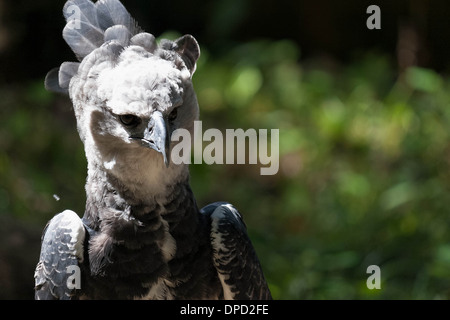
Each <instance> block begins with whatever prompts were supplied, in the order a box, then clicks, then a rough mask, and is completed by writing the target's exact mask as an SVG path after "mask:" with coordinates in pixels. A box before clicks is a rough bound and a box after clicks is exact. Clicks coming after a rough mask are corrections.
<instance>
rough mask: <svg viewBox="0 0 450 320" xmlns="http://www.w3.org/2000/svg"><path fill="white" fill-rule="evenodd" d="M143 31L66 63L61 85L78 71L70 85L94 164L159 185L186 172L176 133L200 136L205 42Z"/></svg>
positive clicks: (127, 179)
mask: <svg viewBox="0 0 450 320" xmlns="http://www.w3.org/2000/svg"><path fill="white" fill-rule="evenodd" d="M139 36H140V37H139V38H140V39H139V41H138V40H136V44H133V43H131V45H129V46H127V47H122V46H121V45H118V44H117V43H116V42H110V43H105V44H103V45H102V46H101V47H99V48H97V49H95V50H94V51H92V52H91V53H89V55H87V56H86V57H84V59H83V60H82V61H81V63H80V64H78V63H76V64H75V63H65V64H63V65H62V66H61V67H60V69H59V70H58V76H59V83H60V84H61V82H62V80H61V79H64V76H65V75H67V74H70V73H73V75H71V77H70V80H69V81H68V84H67V87H68V88H67V89H68V93H69V95H70V98H71V100H72V102H73V106H74V110H75V115H76V118H77V126H78V132H79V134H80V137H81V139H82V141H83V143H84V145H85V151H86V157H87V160H88V163H89V168H95V170H97V169H99V168H100V169H102V170H104V171H107V172H108V173H109V174H111V175H112V176H114V177H115V178H117V180H118V181H120V182H121V183H122V184H123V185H125V186H126V187H128V188H143V185H147V188H149V187H151V185H154V186H155V188H156V184H157V183H161V181H168V182H170V183H173V180H174V179H176V178H177V177H179V178H180V179H181V178H183V177H182V176H183V174H184V173H185V171H186V170H185V168H184V167H185V165H175V164H173V163H172V162H171V157H170V151H171V148H172V147H173V145H174V144H173V143H171V135H172V133H173V132H174V131H175V130H176V129H186V130H188V131H189V132H190V133H191V136H192V133H193V125H194V120H196V119H198V113H199V111H198V109H199V108H198V103H197V98H196V95H195V92H194V89H193V85H192V75H193V73H194V71H195V68H196V62H197V60H198V58H199V56H200V49H199V46H198V44H197V41H196V40H195V39H194V38H193V37H192V36H190V35H185V36H183V37H181V38H179V39H178V40H176V41H169V40H162V41H161V43H160V45H159V46H157V45H156V43H154V41H155V40H154V37H153V36H152V35H150V34H147V33H141V34H139ZM134 38H136V37H134ZM132 39H133V38H132ZM152 41H153V42H152ZM49 76H51V74H49ZM48 78H49V79H50V77H48ZM47 83H49V81H47ZM47 86H48V87H49V85H47ZM60 86H61V85H60ZM144 188H145V186H144ZM159 188H161V186H159Z"/></svg>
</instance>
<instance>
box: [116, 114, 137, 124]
mask: <svg viewBox="0 0 450 320" xmlns="http://www.w3.org/2000/svg"><path fill="white" fill-rule="evenodd" d="M119 119H120V122H122V123H123V124H124V125H126V126H127V127H135V126H137V125H138V124H139V123H140V122H141V119H139V117H136V116H134V115H132V114H123V115H120V116H119Z"/></svg>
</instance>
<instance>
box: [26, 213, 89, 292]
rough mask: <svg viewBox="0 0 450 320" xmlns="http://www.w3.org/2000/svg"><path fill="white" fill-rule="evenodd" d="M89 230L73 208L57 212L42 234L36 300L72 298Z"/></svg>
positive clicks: (76, 285) (36, 278)
mask: <svg viewBox="0 0 450 320" xmlns="http://www.w3.org/2000/svg"><path fill="white" fill-rule="evenodd" d="M85 238H86V230H85V227H84V224H83V222H82V220H81V219H80V217H79V216H78V215H77V214H76V213H75V212H74V211H71V210H65V211H63V212H61V213H58V214H57V215H55V216H54V217H53V218H52V219H51V220H50V221H49V222H48V223H47V225H46V227H45V228H44V231H43V234H42V244H41V254H40V257H39V262H38V264H37V266H36V270H35V274H34V278H35V298H36V299H70V298H71V297H72V296H73V295H74V294H75V292H76V290H77V289H79V288H78V286H79V282H80V277H79V276H80V264H81V263H82V262H83V260H84V243H85Z"/></svg>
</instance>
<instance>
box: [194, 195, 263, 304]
mask: <svg viewBox="0 0 450 320" xmlns="http://www.w3.org/2000/svg"><path fill="white" fill-rule="evenodd" d="M200 212H201V213H202V214H203V215H206V216H207V217H209V219H210V227H211V229H210V230H211V231H210V239H211V246H212V250H213V257H212V260H213V264H214V267H215V268H216V270H217V274H218V277H219V280H220V282H221V284H222V289H223V296H224V298H225V299H270V298H271V295H270V291H269V288H268V286H267V283H266V280H265V278H264V274H263V271H262V268H261V265H260V263H259V260H258V257H257V255H256V252H255V249H254V248H253V245H252V243H251V240H250V238H249V236H248V234H247V227H246V225H245V223H244V220H243V218H242V216H241V214H240V213H239V211H238V210H237V209H236V208H235V207H234V206H233V205H232V204H230V203H228V202H215V203H212V204H210V205H207V206H205V207H204V208H202V209H201V210H200Z"/></svg>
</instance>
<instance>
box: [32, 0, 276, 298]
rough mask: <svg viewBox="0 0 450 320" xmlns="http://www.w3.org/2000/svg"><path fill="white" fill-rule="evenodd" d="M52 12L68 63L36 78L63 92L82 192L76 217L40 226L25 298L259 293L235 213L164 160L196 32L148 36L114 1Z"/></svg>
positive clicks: (265, 292)
mask: <svg viewBox="0 0 450 320" xmlns="http://www.w3.org/2000/svg"><path fill="white" fill-rule="evenodd" d="M63 12H64V16H65V17H66V21H67V24H66V26H65V28H64V30H63V38H64V39H65V41H66V42H67V44H68V45H69V46H70V48H71V49H72V51H73V52H74V53H75V55H76V56H77V58H78V60H79V62H64V63H63V64H62V65H61V66H60V67H59V68H56V69H53V70H51V71H50V72H49V73H48V75H47V77H46V80H45V85H46V88H47V89H49V90H52V91H57V92H63V93H68V94H69V96H70V98H71V100H72V103H73V107H74V111H75V116H76V119H77V128H78V132H79V135H80V137H81V140H82V141H83V143H84V147H85V152H86V157H87V161H88V177H87V181H86V195H87V201H86V209H85V212H84V215H83V218H82V219H80V218H79V216H78V215H77V214H76V213H75V212H73V211H71V210H66V211H63V212H61V213H59V214H57V215H56V216H55V217H53V218H52V219H51V220H50V222H49V223H48V224H47V226H46V227H45V230H44V233H43V236H42V248H41V253H40V258H39V262H38V264H37V267H36V271H35V275H34V277H35V298H36V299H270V298H271V294H270V291H269V289H268V286H267V283H266V281H265V279H264V275H263V272H262V269H261V266H260V263H259V261H258V258H257V256H256V254H255V251H254V248H253V246H252V244H251V241H250V239H249V237H248V235H247V232H246V227H245V224H244V222H243V220H242V217H241V215H240V214H239V212H238V211H237V210H236V208H234V207H233V206H232V205H231V204H229V203H225V202H216V203H213V204H210V205H207V206H206V207H204V208H203V209H199V208H198V207H197V204H196V201H195V197H194V195H193V193H192V190H191V188H190V186H189V168H188V165H187V164H180V165H176V164H174V163H173V162H171V158H170V150H171V148H172V147H173V142H171V139H170V137H171V134H172V133H173V132H174V130H176V129H179V128H184V129H187V130H189V131H190V132H191V133H192V130H193V123H194V120H196V119H198V113H199V111H198V103H197V98H196V95H195V92H194V89H193V85H192V81H191V79H192V75H193V73H194V71H195V68H196V61H197V59H198V58H199V56H200V49H199V46H198V44H197V41H196V40H195V39H194V38H193V37H192V36H191V35H185V36H183V37H181V38H179V39H178V40H176V41H169V40H161V41H160V43H159V44H157V43H156V41H155V37H154V36H153V35H151V34H149V33H146V32H143V31H142V30H141V29H140V28H139V27H137V25H136V23H135V21H134V20H133V19H132V17H131V16H130V14H129V13H128V12H127V10H126V9H125V7H124V6H123V5H122V4H121V3H120V2H119V1H118V0H100V1H97V2H96V3H93V2H91V1H89V0H69V1H67V2H66V4H65V6H64V9H63ZM76 277H79V278H78V280H79V282H78V283H74V282H73V281H74V279H75V280H76V279H77V278H76Z"/></svg>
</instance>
